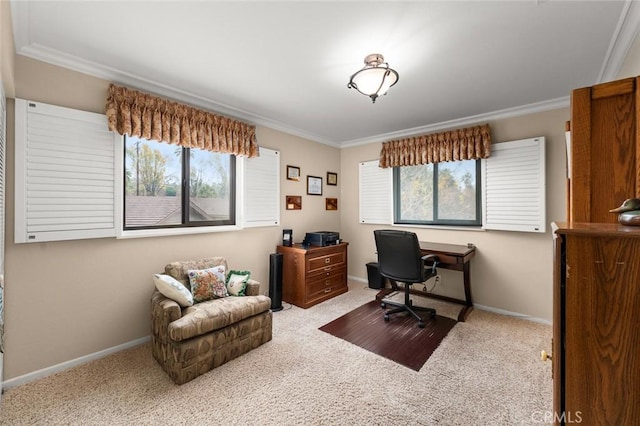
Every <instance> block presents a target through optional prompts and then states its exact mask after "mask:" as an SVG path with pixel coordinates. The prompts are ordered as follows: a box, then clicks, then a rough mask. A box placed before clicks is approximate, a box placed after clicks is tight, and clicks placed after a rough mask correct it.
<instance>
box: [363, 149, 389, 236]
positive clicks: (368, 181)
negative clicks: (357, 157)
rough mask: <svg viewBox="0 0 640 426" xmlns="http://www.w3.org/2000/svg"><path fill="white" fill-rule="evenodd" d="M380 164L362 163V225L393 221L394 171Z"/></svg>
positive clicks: (373, 162) (376, 161)
mask: <svg viewBox="0 0 640 426" xmlns="http://www.w3.org/2000/svg"><path fill="white" fill-rule="evenodd" d="M378 164H379V161H378V160H374V161H363V162H361V163H360V191H359V193H360V223H375V224H385V225H386V224H390V223H391V222H392V221H393V175H392V170H393V169H392V168H391V167H389V168H386V169H383V168H381V167H379V166H378Z"/></svg>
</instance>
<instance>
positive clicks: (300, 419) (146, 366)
mask: <svg viewBox="0 0 640 426" xmlns="http://www.w3.org/2000/svg"><path fill="white" fill-rule="evenodd" d="M375 293H376V291H375V290H371V289H368V288H366V286H365V285H364V284H362V283H352V284H351V285H350V290H349V292H348V293H346V294H344V295H341V296H338V297H337V298H334V299H332V300H330V301H327V302H325V303H322V304H320V305H316V306H314V307H312V308H310V309H306V310H305V309H300V308H297V307H295V306H293V307H291V308H290V309H287V308H289V305H288V304H284V306H285V310H283V311H281V312H276V313H274V333H273V335H274V338H273V341H271V342H269V343H267V344H265V345H263V346H261V347H260V348H258V349H256V350H253V351H251V352H249V353H247V354H245V355H243V356H242V357H240V358H238V359H236V360H233V361H231V362H230V363H227V364H226V365H224V366H222V367H220V368H217V369H215V370H213V371H211V372H210V373H208V374H205V375H203V376H200V377H198V378H197V379H195V380H193V381H191V382H189V383H187V384H185V385H182V386H176V385H174V384H173V383H172V382H171V381H170V379H169V378H168V377H167V376H166V375H165V374H164V372H163V371H162V370H161V369H160V367H158V366H157V365H156V363H155V361H154V360H153V358H152V357H151V352H150V347H149V345H147V344H145V345H141V346H138V347H135V348H132V349H128V350H125V351H122V352H119V353H117V354H114V355H110V356H108V357H105V358H103V359H100V360H97V361H93V362H91V363H88V364H85V365H82V366H79V367H76V368H73V369H70V370H67V371H64V372H61V373H58V374H55V375H52V376H49V377H46V378H44V379H41V380H39V381H36V382H32V383H27V384H25V385H22V386H19V387H16V388H12V389H9V390H7V391H6V392H5V394H4V396H3V399H2V406H1V408H0V425H62V424H64V425H195V424H201V425H303V424H304V425H332V424H338V425H341V424H345V425H364V424H367V425H395V424H417V425H521V424H522V425H531V424H535V419H539V417H540V412H545V411H548V410H550V409H551V368H550V365H549V363H542V362H541V361H539V358H538V354H539V353H540V350H542V349H547V350H548V349H549V343H550V340H551V327H550V326H545V325H540V324H535V323H532V322H529V321H524V320H518V319H513V318H508V317H504V316H500V315H495V314H491V313H487V312H483V311H478V310H475V311H473V312H472V313H471V314H470V316H469V318H468V321H467V322H465V323H459V324H457V325H456V326H455V327H454V329H453V330H451V332H450V333H449V335H448V336H447V337H446V338H445V339H444V340H443V341H442V343H441V344H440V346H439V347H438V349H436V351H435V352H434V353H433V355H432V356H431V357H430V358H429V360H428V361H427V362H426V363H425V365H424V366H423V367H422V369H421V370H420V371H419V372H416V371H413V370H411V369H409V368H406V367H403V366H401V365H399V364H397V363H395V362H393V361H390V360H388V359H385V358H383V357H381V356H378V355H375V354H373V353H371V352H368V351H366V350H364V349H361V348H359V347H357V346H355V345H353V344H351V343H348V342H346V341H344V340H342V339H339V338H336V337H334V336H331V335H330V334H328V333H325V332H323V331H320V330H318V328H319V327H320V326H322V325H323V324H326V323H327V322H329V321H331V320H333V319H335V318H337V317H339V316H341V315H343V314H344V313H346V312H349V311H351V310H353V309H355V308H356V307H358V306H360V305H362V304H363V303H365V302H367V301H369V300H372V298H374V297H375ZM428 304H429V305H436V307H437V308H439V311H438V314H439V315H448V316H449V315H450V316H452V317H453V318H455V315H456V314H457V309H456V308H453V307H452V306H451V305H444V304H441V303H436V302H433V303H432V301H429V303H428ZM536 416H537V417H536Z"/></svg>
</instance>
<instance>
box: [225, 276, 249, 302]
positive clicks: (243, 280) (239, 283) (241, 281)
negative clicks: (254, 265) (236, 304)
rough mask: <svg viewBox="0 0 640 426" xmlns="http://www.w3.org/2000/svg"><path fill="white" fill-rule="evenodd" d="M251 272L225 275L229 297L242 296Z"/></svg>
mask: <svg viewBox="0 0 640 426" xmlns="http://www.w3.org/2000/svg"><path fill="white" fill-rule="evenodd" d="M250 276H251V272H249V271H233V270H231V271H229V274H228V275H227V291H228V292H229V295H231V296H244V291H245V290H246V288H247V282H248V281H249V277H250Z"/></svg>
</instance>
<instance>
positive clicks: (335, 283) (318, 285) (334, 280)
mask: <svg viewBox="0 0 640 426" xmlns="http://www.w3.org/2000/svg"><path fill="white" fill-rule="evenodd" d="M345 272H346V271H345V269H344V268H342V269H341V270H338V271H335V272H334V273H332V274H329V275H327V276H319V277H316V278H314V279H312V280H307V294H309V295H311V294H314V293H317V292H319V291H324V290H325V289H327V288H331V287H344V286H345V285H346V276H345Z"/></svg>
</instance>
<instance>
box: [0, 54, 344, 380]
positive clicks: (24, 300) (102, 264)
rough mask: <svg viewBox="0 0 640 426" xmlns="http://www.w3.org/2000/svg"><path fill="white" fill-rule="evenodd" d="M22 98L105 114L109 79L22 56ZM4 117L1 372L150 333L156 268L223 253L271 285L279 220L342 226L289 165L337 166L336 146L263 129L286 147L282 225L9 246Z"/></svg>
mask: <svg viewBox="0 0 640 426" xmlns="http://www.w3.org/2000/svg"><path fill="white" fill-rule="evenodd" d="M15 66H16V96H17V97H19V98H26V99H30V100H35V101H40V102H46V103H51V104H55V105H60V106H65V107H72V108H78V109H83V110H87V111H93V112H104V104H105V99H106V93H107V86H108V82H107V81H104V80H101V79H98V78H94V77H90V76H87V75H83V74H80V73H76V72H72V71H68V70H65V69H62V68H59V67H56V66H52V65H48V64H45V63H42V62H39V61H35V60H32V59H27V58H23V57H17V58H16V65H15ZM8 113H9V114H8V116H7V130H8V134H7V140H8V146H7V182H6V183H7V199H6V204H7V222H6V258H5V259H6V267H5V268H6V285H5V301H6V311H5V323H6V335H5V337H6V353H5V357H4V361H5V365H4V367H5V370H4V378H5V380H8V379H12V378H15V377H17V376H20V375H23V374H27V373H30V372H34V371H36V370H39V369H43V368H47V367H51V366H54V365H56V364H59V363H62V362H65V361H69V360H73V359H75V358H79V357H82V356H85V355H88V354H91V353H94V352H97V351H100V350H104V349H107V348H111V347H113V346H117V345H120V344H124V343H127V342H130V341H133V340H136V339H139V338H142V337H145V336H148V335H149V315H150V313H149V304H150V296H151V293H152V291H153V282H152V280H151V275H152V274H153V273H155V272H158V271H161V270H162V268H163V267H164V265H165V264H166V263H168V262H170V261H172V260H179V259H191V258H198V257H204V256H212V255H222V256H225V257H226V258H227V259H228V263H229V266H230V267H233V268H235V269H247V270H250V271H251V272H252V277H253V278H255V279H257V280H259V281H261V282H262V290H263V292H266V291H267V289H268V272H269V263H268V261H269V254H270V253H273V252H274V251H275V246H276V245H277V244H278V243H279V242H280V241H281V238H282V228H283V227H291V228H293V229H294V237H296V240H299V239H301V238H302V236H303V235H304V232H308V231H312V230H318V229H338V228H339V220H340V217H339V214H338V212H335V211H326V210H325V209H324V197H325V196H326V195H329V196H336V197H337V196H338V191H339V187H329V188H327V187H326V186H325V195H323V196H322V197H319V196H308V195H306V182H305V181H304V179H303V180H301V181H300V182H294V181H286V174H285V171H286V165H287V164H292V165H296V166H298V167H300V169H301V173H302V175H303V177H304V176H305V175H307V174H311V175H316V176H323V177H324V176H326V172H327V171H336V172H337V171H338V165H339V164H340V151H339V150H338V149H337V148H333V147H329V146H326V145H321V144H317V143H313V142H310V141H307V140H304V139H301V138H299V137H295V136H291V135H287V134H284V133H281V132H278V131H275V130H271V129H265V128H258V129H257V135H258V141H259V143H260V144H261V145H263V146H265V147H268V148H273V149H277V150H280V152H281V155H282V158H281V181H282V187H281V194H282V197H281V198H282V206H283V207H282V209H283V210H282V215H281V218H282V226H278V227H267V228H252V229H245V230H242V231H235V232H221V233H211V234H199V235H188V236H172V237H153V238H137V239H124V240H116V239H111V238H109V239H95V240H78V241H64V242H49V243H34V244H13V236H14V231H13V227H14V212H13V208H14V191H13V185H14V177H13V175H14V170H15V169H14V158H13V157H14V136H13V135H14V129H13V127H14V126H13V120H14V113H13V102H12V101H9V105H8ZM287 194H289V195H302V197H303V201H302V204H303V209H302V210H300V211H285V210H284V196H285V195H287Z"/></svg>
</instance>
